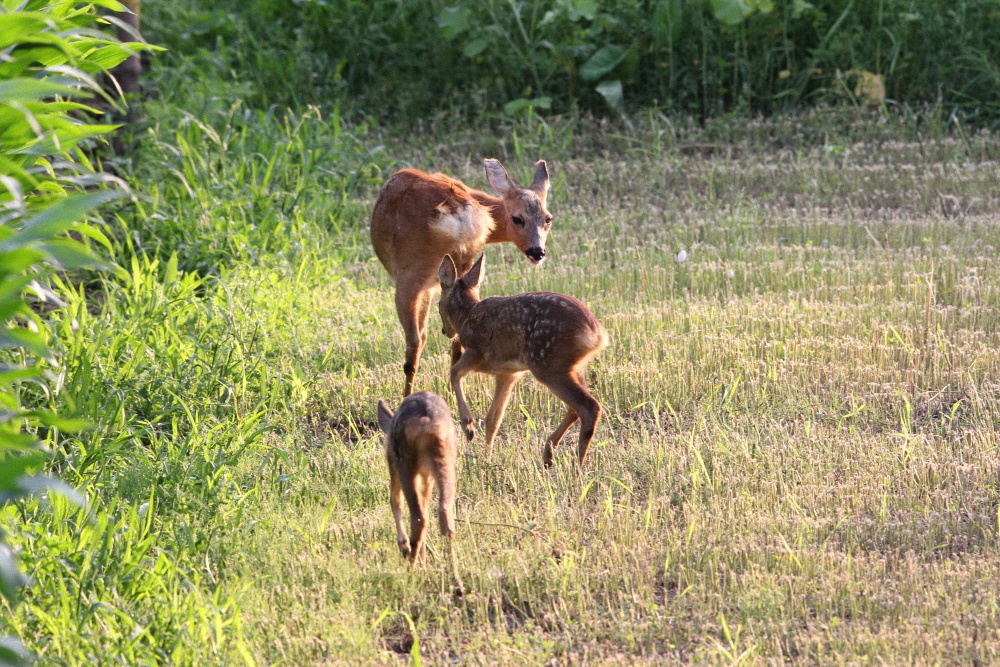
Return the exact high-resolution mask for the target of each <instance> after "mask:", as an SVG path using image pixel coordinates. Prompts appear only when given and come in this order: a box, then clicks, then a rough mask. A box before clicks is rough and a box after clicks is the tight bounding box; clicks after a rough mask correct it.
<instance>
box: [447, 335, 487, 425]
mask: <svg viewBox="0 0 1000 667" xmlns="http://www.w3.org/2000/svg"><path fill="white" fill-rule="evenodd" d="M479 361H480V360H479V355H477V354H474V353H473V352H472V351H471V350H468V349H466V350H465V351H464V352H463V353H462V357H461V358H460V359H459V360H458V361H456V362H455V363H454V364H452V366H451V388H452V390H453V391H454V392H455V400H456V401H458V415H459V417H460V419H461V421H462V430H463V431H464V432H465V437H466V438H468V439H469V440H472V439H473V438H474V437H476V426H475V424H473V423H472V411H471V410H469V404H468V403H466V402H465V393H464V392H463V391H462V378H463V377H465V376H466V375H468V374H469V373H471V372H472V371H473V370H475V367H476V365H477V364H478V363H479Z"/></svg>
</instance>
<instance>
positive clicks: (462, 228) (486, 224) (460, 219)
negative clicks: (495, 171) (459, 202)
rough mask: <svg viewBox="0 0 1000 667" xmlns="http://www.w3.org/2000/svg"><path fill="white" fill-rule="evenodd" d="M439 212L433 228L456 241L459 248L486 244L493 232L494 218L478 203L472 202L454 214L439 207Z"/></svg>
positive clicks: (433, 221) (432, 223)
mask: <svg viewBox="0 0 1000 667" xmlns="http://www.w3.org/2000/svg"><path fill="white" fill-rule="evenodd" d="M437 212H438V216H437V218H435V219H434V220H432V221H431V228H432V229H434V230H435V231H436V232H438V233H439V234H442V235H444V236H447V237H448V238H450V239H454V241H455V245H457V246H467V245H479V244H481V243H485V241H486V237H487V236H489V233H490V232H491V231H492V230H493V218H491V217H490V214H489V212H488V211H487V210H486V209H485V208H483V207H482V206H480V205H479V204H477V203H473V202H470V203H468V204H466V205H465V206H463V207H462V208H460V209H458V210H457V211H455V212H454V213H451V212H449V211H448V210H447V209H445V208H444V207H443V206H438V207H437Z"/></svg>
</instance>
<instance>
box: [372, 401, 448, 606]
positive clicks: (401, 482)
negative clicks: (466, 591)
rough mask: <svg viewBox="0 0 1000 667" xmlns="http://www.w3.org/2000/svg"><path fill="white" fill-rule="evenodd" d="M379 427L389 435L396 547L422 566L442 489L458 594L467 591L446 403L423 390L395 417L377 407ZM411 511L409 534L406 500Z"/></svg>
mask: <svg viewBox="0 0 1000 667" xmlns="http://www.w3.org/2000/svg"><path fill="white" fill-rule="evenodd" d="M378 424H379V428H381V429H382V432H383V433H385V458H386V462H387V463H388V465H389V483H390V492H389V504H390V506H391V507H392V514H393V518H394V519H395V521H396V542H397V544H398V545H399V551H400V553H402V555H403V557H404V558H406V557H409V558H411V559H412V560H413V561H415V562H421V561H422V560H423V555H424V543H425V539H424V538H425V534H426V529H427V519H428V517H429V509H430V499H431V492H432V491H433V489H434V486H435V484H436V485H437V487H438V521H439V523H440V526H441V533H442V534H443V535H444V536H445V539H446V540H447V542H448V552H449V555H450V557H451V562H452V568H453V569H454V574H455V578H456V581H457V583H458V587H459V590H461V588H462V582H461V578H460V577H459V575H458V566H457V563H456V561H455V557H454V546H453V544H452V541H453V540H454V538H455V486H456V473H455V425H454V422H453V421H452V417H451V410H450V409H449V408H448V404H447V403H445V402H444V400H443V399H442V398H441V397H440V396H437V395H436V394H432V393H430V392H426V391H421V392H418V393H416V394H412V395H410V396H408V397H407V398H405V399H403V402H402V403H400V405H399V409H398V410H397V411H396V413H395V414H393V412H392V410H390V409H389V406H388V405H386V404H385V402H384V401H379V402H378ZM404 498H405V499H406V504H407V506H408V507H409V510H410V535H409V536H407V534H406V529H405V528H404V527H403V499H404Z"/></svg>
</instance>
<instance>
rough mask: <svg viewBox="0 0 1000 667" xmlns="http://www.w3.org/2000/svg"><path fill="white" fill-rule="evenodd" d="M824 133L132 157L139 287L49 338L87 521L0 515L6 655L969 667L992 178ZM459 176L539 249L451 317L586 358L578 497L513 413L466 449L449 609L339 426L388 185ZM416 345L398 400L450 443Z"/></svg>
mask: <svg viewBox="0 0 1000 667" xmlns="http://www.w3.org/2000/svg"><path fill="white" fill-rule="evenodd" d="M853 113H854V112H853V111H850V112H848V114H847V116H840V117H838V118H835V119H833V120H831V119H828V118H827V119H824V118H822V117H821V115H820V116H816V115H813V116H809V117H799V118H792V119H789V120H788V121H786V122H763V121H752V122H747V123H741V124H738V125H734V126H732V127H731V128H729V130H727V131H726V132H720V133H718V135H717V136H709V135H708V134H707V133H706V132H705V131H702V130H693V129H688V130H683V129H679V128H678V127H677V126H676V125H674V124H672V123H670V122H669V121H667V120H666V119H663V118H657V117H656V116H654V115H650V116H648V117H647V118H645V119H637V121H636V123H635V125H634V126H633V127H632V128H631V129H630V128H627V127H624V126H621V127H606V126H604V127H602V126H600V125H592V126H585V125H577V126H576V127H575V128H574V127H563V128H562V129H560V128H559V127H556V126H541V127H512V128H508V132H509V134H508V135H507V136H504V135H501V134H496V135H491V134H488V133H480V134H479V135H473V134H465V135H457V136H447V135H441V134H438V135H433V134H431V135H417V136H411V137H409V138H407V139H406V140H398V139H397V140H393V139H392V138H391V137H387V136H383V135H379V134H371V135H367V134H365V133H364V132H363V131H362V130H363V128H362V130H359V129H358V128H353V129H352V132H351V133H350V134H349V135H348V134H347V133H341V131H340V129H339V128H340V126H339V124H337V123H336V121H335V120H333V121H332V120H330V119H322V118H320V117H319V115H318V114H312V115H307V116H306V117H305V118H303V119H298V120H296V119H295V118H292V119H290V120H287V121H278V120H268V116H266V115H259V116H251V115H249V114H248V115H247V116H246V118H245V119H244V121H245V122H240V121H239V119H238V118H237V120H236V121H234V120H233V118H234V117H233V115H232V114H228V115H227V113H220V114H218V115H217V116H216V117H215V118H216V125H217V129H213V127H212V125H211V124H209V123H205V124H199V123H195V122H193V121H192V122H188V123H181V125H180V129H179V130H178V129H177V128H176V127H173V126H171V127H168V126H167V125H163V126H160V127H159V128H158V131H157V132H156V133H155V137H156V138H155V139H154V138H153V134H151V135H150V137H149V138H148V139H147V140H146V141H147V143H146V144H145V148H144V149H143V150H144V151H145V152H144V153H142V154H141V155H143V156H144V158H145V160H146V162H145V165H146V166H145V167H142V166H141V165H140V168H146V169H163V170H164V171H161V172H160V173H161V174H162V173H165V172H166V170H167V167H160V166H157V165H159V164H163V165H169V170H170V173H172V174H173V178H163V179H162V180H158V181H155V182H153V181H150V184H149V185H147V190H146V194H145V196H143V197H140V201H139V204H137V205H136V206H133V207H125V208H122V209H121V211H120V212H119V213H118V214H117V215H118V216H119V219H120V220H121V224H122V225H123V226H126V225H130V227H129V228H134V229H135V230H136V231H134V232H131V233H130V234H128V235H126V234H120V235H119V236H118V240H117V241H116V243H117V244H118V245H116V248H119V249H120V252H121V253H122V256H126V255H127V253H126V251H128V252H139V251H144V252H145V255H143V254H142V253H141V252H140V256H139V258H137V259H135V260H132V261H131V262H130V263H129V264H123V265H122V268H121V270H119V272H118V274H117V275H116V276H113V277H111V278H108V279H104V280H103V281H102V282H101V285H103V287H102V288H101V289H99V290H97V291H91V290H88V289H84V288H73V287H71V286H69V285H66V286H65V287H64V288H63V291H64V292H65V293H66V294H67V299H68V300H69V302H70V303H69V306H68V309H67V310H65V311H56V312H54V313H53V314H52V316H51V317H52V318H53V321H54V323H55V326H56V333H57V334H58V336H59V337H60V338H62V339H64V340H65V341H66V342H65V349H64V350H63V354H64V355H65V357H66V363H67V373H66V379H65V383H66V391H67V393H69V395H71V396H73V397H75V404H74V407H75V409H76V410H77V411H78V412H80V413H82V414H85V415H87V416H88V417H89V418H90V419H92V420H93V421H94V423H95V427H94V429H93V430H92V431H90V432H87V433H83V434H80V435H78V436H67V437H66V438H65V439H64V440H63V441H62V442H61V443H60V446H59V449H58V452H61V454H59V455H57V459H56V465H55V470H56V471H57V472H59V473H60V474H61V475H62V476H63V478H64V479H65V480H66V481H68V482H69V483H70V484H72V485H74V486H77V487H80V488H82V489H83V490H84V491H85V492H86V493H87V495H88V498H89V499H90V500H91V503H92V506H93V507H94V508H95V510H96V511H97V518H96V519H91V521H90V522H88V521H87V520H86V519H85V517H84V516H83V515H82V514H80V512H79V511H78V510H76V509H75V508H73V507H72V506H70V505H68V504H66V503H63V502H61V501H59V500H57V499H53V500H52V502H51V504H50V505H49V506H46V505H44V504H40V505H37V506H34V505H32V506H28V507H27V508H25V507H23V506H22V507H21V509H20V510H19V511H18V513H17V514H15V513H14V512H9V513H8V514H7V515H6V516H7V517H8V520H10V519H12V518H13V517H15V516H17V517H21V518H26V519H27V525H28V526H29V527H28V528H27V529H26V530H25V533H24V534H23V535H21V536H20V537H19V538H16V539H18V540H19V541H18V542H17V545H18V546H19V548H20V549H22V555H23V557H24V559H25V561H26V563H27V567H28V571H29V573H30V574H31V575H32V576H33V577H34V579H35V585H34V586H33V587H32V588H31V589H29V590H28V591H27V593H26V600H25V603H24V604H22V605H21V606H19V607H14V608H12V609H11V614H10V617H9V620H8V621H6V622H5V623H6V627H7V629H8V631H10V630H13V631H14V632H15V633H16V634H19V635H20V636H21V637H22V638H24V639H25V641H26V642H27V643H28V644H29V646H30V647H31V648H33V649H34V650H36V651H37V652H38V653H39V655H40V657H41V659H42V661H43V663H46V664H84V663H87V664H97V663H100V664H104V663H108V664H110V663H119V662H124V663H125V664H152V663H155V662H162V661H167V662H172V663H174V664H230V663H238V664H286V665H305V664H400V663H401V662H405V661H407V660H410V661H412V662H413V663H416V662H417V661H418V660H419V661H420V663H421V664H484V665H485V664H560V665H563V664H565V665H569V664H574V665H575V664H593V665H598V664H662V663H664V662H673V661H677V662H681V661H683V662H695V663H699V664H701V663H704V664H732V663H743V664H754V663H772V662H775V663H776V662H785V661H792V662H798V663H819V664H843V663H845V662H847V663H860V662H876V661H878V662H886V663H904V662H905V663H918V664H927V663H962V664H970V663H976V662H981V663H990V662H994V661H996V660H998V659H1000V637H998V631H997V628H998V627H1000V606H998V601H997V587H996V581H997V580H998V576H1000V553H998V549H997V546H998V518H1000V517H998V511H1000V499H998V491H997V482H998V458H1000V456H998V448H997V445H998V417H997V415H998V414H1000V412H998V407H1000V406H998V400H1000V387H998V384H997V377H998V371H1000V345H998V343H1000V320H998V317H997V312H998V310H997V309H998V306H1000V292H998V288H997V284H998V283H997V279H998V275H997V274H998V270H1000V264H998V260H997V249H998V247H1000V225H998V223H997V219H998V218H997V211H998V208H1000V202H998V194H997V193H998V192H1000V170H998V165H997V162H996V155H997V150H998V147H1000V143H998V140H997V138H996V137H995V136H994V135H991V134H985V133H983V134H975V135H969V134H962V133H958V134H957V135H956V134H951V135H949V134H943V133H937V134H935V135H934V136H933V137H932V138H922V137H921V135H920V134H918V133H917V132H916V131H914V130H912V129H911V128H909V127H907V126H906V125H905V124H900V123H898V122H890V123H886V122H883V121H879V120H878V119H877V118H874V117H868V116H859V117H858V118H857V119H856V120H855V121H853V122H852V123H847V122H845V118H851V117H852V116H851V114H853ZM251 120H252V122H250V121H251ZM834 121H835V122H834ZM817 127H819V128H820V130H822V129H823V128H824V127H825V128H832V129H829V131H826V134H825V135H824V132H823V131H817V130H816V128H817ZM824 136H825V137H826V138H825V139H823V138H822V137H824ZM514 137H517V140H516V141H515V140H514ZM803 137H805V138H803ZM810 137H811V138H810ZM265 147H266V150H265ZM268 151H270V152H268ZM486 156H495V157H499V158H500V159H502V160H503V161H504V162H505V163H506V164H507V166H508V168H510V169H511V173H512V175H514V177H515V178H517V179H521V180H522V181H524V180H526V179H527V177H528V175H529V173H530V168H531V165H532V163H533V160H534V159H535V158H538V157H544V158H545V159H547V160H548V162H549V167H550V171H551V174H552V178H553V188H552V194H551V196H550V204H549V208H550V210H551V211H552V212H553V214H554V215H555V217H556V219H555V222H554V227H553V229H554V231H553V234H552V236H551V237H550V242H549V246H548V249H549V253H550V254H549V258H548V259H547V261H546V262H545V264H544V265H543V266H541V267H532V266H530V265H529V264H528V262H527V261H526V260H524V258H523V257H521V256H520V255H519V254H517V253H516V251H515V250H514V249H513V247H503V246H493V247H490V248H488V250H487V254H488V265H487V283H486V285H485V287H484V294H485V295H490V294H511V293H516V292H521V291H526V290H536V289H545V290H552V291H558V292H563V293H566V294H572V295H574V296H577V297H579V298H581V299H583V300H584V301H586V302H587V303H588V304H589V306H590V307H591V308H592V310H593V311H594V313H595V314H596V315H597V316H598V317H599V318H600V319H601V320H602V322H603V323H604V324H605V326H606V327H607V329H608V331H609V334H610V337H611V344H610V346H609V347H608V348H607V350H605V351H604V352H603V353H602V355H601V356H600V357H598V359H597V360H596V361H595V362H594V363H593V364H592V366H591V370H590V381H591V386H592V388H593V391H594V394H595V396H596V397H597V398H598V399H599V400H601V401H602V403H603V405H604V407H605V419H604V420H603V421H602V422H601V424H600V426H599V428H598V433H597V436H596V438H595V441H594V444H593V446H592V447H591V453H590V456H589V457H588V461H587V463H586V465H585V466H584V468H583V470H582V471H579V470H578V469H577V468H575V467H574V465H573V457H572V448H571V447H566V446H565V445H564V447H563V448H562V449H561V450H559V451H557V454H556V465H555V466H554V467H553V468H552V470H551V471H545V470H544V469H543V468H542V466H541V450H542V446H543V444H544V441H545V438H546V437H547V435H548V433H549V432H550V431H551V429H552V428H553V427H554V425H555V424H556V423H557V422H558V420H559V419H560V417H561V415H562V407H561V405H560V404H558V402H557V401H556V400H555V399H554V398H553V397H551V396H550V395H549V394H548V393H547V392H546V391H545V390H544V389H542V388H540V387H539V386H538V385H536V384H534V383H533V382H532V381H531V380H530V379H528V380H527V381H525V382H523V383H522V384H521V385H519V386H518V388H517V389H516V390H515V395H514V397H513V399H512V403H511V407H510V409H509V412H508V417H507V420H506V422H505V424H504V426H503V428H502V430H501V432H500V435H499V436H498V439H497V443H496V445H495V448H494V450H493V451H485V449H484V447H483V445H482V442H481V440H477V441H474V442H472V443H464V442H463V444H462V454H461V456H460V459H459V500H458V516H459V526H458V537H457V548H458V560H459V568H460V571H461V575H462V577H463V579H464V582H465V585H466V588H467V591H468V593H467V595H466V597H465V598H464V599H459V598H456V597H453V595H452V593H451V584H450V580H449V570H448V567H447V563H446V561H445V558H444V551H443V543H442V541H441V539H440V535H439V533H438V532H437V530H436V522H433V525H434V528H433V529H432V531H431V533H430V537H431V541H430V545H431V549H432V553H431V557H430V558H429V563H428V565H427V567H426V568H425V569H422V570H421V569H416V570H415V569H412V568H411V567H410V566H409V565H408V564H406V563H405V562H403V561H401V559H400V558H399V555H398V551H397V548H396V545H395V536H394V528H393V524H392V517H391V513H390V510H389V506H388V475H387V472H386V470H385V461H384V457H383V454H382V443H381V438H380V436H379V435H378V433H377V427H376V424H375V405H376V401H377V399H378V398H385V399H387V400H388V401H389V402H390V403H392V404H394V405H395V404H396V403H398V401H399V399H400V392H401V388H402V382H403V374H402V370H401V364H402V356H403V341H402V334H401V329H400V327H399V325H398V323H397V321H396V318H395V313H394V310H393V306H392V288H391V284H390V282H389V280H388V277H387V275H386V274H385V272H384V270H383V269H382V267H381V266H380V265H379V264H378V261H377V259H375V258H374V255H373V253H372V251H371V249H370V247H369V246H368V242H367V212H368V211H369V210H370V207H371V204H372V203H373V201H374V197H375V195H376V194H377V189H378V186H379V184H380V181H381V179H382V177H383V176H384V175H385V174H387V173H391V171H392V170H393V169H394V168H396V167H399V166H404V165H412V166H417V167H421V168H426V169H435V170H437V169H440V170H443V171H446V172H448V173H450V174H453V175H456V176H459V177H461V178H463V179H465V180H466V181H467V182H468V183H470V184H471V185H473V186H476V187H485V178H484V176H483V174H482V173H481V159H482V158H483V157H486ZM157 160H159V161H160V162H157ZM338 170H340V171H338ZM334 186H336V187H334ZM331 192H332V193H333V194H332V195H331V194H330V193H331ZM139 220H142V221H145V224H147V225H148V226H149V229H150V230H151V231H149V232H147V233H146V234H145V235H144V233H143V232H142V228H141V227H140V226H139V225H137V224H136V221H139ZM682 250H683V251H684V253H685V256H684V260H683V261H680V257H679V253H680V251H682ZM158 252H159V253H160V254H161V255H163V257H162V258H161V259H155V257H156V255H157V253H158ZM436 318H437V314H436V312H435V313H433V314H432V322H431V332H432V334H431V340H430V343H429V346H428V349H427V351H426V352H425V354H424V358H423V365H422V367H421V369H420V372H419V374H418V387H419V388H421V389H430V390H433V391H436V392H438V393H439V394H441V395H442V396H444V397H446V399H447V400H448V401H449V403H450V404H452V405H453V406H454V399H453V396H452V395H451V392H450V390H449V389H448V387H447V384H446V379H445V378H446V373H447V364H448V357H447V350H446V345H445V343H446V341H445V339H444V337H443V336H441V335H440V334H439V333H438V330H439V326H438V324H435V322H436V321H437V319H436ZM468 387H469V389H468V395H469V398H470V403H471V405H472V408H473V411H474V413H476V415H477V416H478V417H479V418H482V417H484V416H485V412H486V408H487V407H488V402H489V398H490V395H491V394H490V392H491V383H489V382H487V380H486V379H485V378H473V379H472V380H471V381H470V382H469V383H468ZM575 434H576V429H573V430H571V431H570V434H569V435H568V438H569V442H574V441H575ZM480 438H481V436H480ZM15 537H16V536H15Z"/></svg>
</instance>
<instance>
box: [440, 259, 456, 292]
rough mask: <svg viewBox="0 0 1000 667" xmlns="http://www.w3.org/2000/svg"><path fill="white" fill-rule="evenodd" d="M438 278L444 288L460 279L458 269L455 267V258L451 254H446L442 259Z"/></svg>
mask: <svg viewBox="0 0 1000 667" xmlns="http://www.w3.org/2000/svg"><path fill="white" fill-rule="evenodd" d="M438 280H439V281H441V287H442V288H444V289H448V288H449V287H451V286H452V285H454V284H455V281H456V280H458V269H456V268H455V260H453V259H452V258H451V255H445V256H444V259H442V260H441V266H440V268H438Z"/></svg>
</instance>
